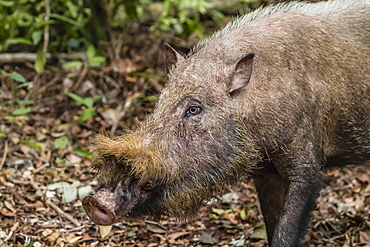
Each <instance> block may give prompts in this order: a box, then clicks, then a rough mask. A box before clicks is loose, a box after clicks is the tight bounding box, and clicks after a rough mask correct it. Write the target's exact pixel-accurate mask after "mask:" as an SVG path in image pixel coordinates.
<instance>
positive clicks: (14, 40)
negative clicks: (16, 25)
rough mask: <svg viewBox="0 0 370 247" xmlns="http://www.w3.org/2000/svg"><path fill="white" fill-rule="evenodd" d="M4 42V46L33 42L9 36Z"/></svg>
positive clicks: (30, 43)
mask: <svg viewBox="0 0 370 247" xmlns="http://www.w3.org/2000/svg"><path fill="white" fill-rule="evenodd" d="M5 44H6V46H8V45H10V44H24V45H33V43H32V42H31V41H30V40H28V39H24V38H11V39H7V40H6V41H5Z"/></svg>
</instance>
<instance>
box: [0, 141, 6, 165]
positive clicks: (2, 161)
mask: <svg viewBox="0 0 370 247" xmlns="http://www.w3.org/2000/svg"><path fill="white" fill-rule="evenodd" d="M7 154H8V141H5V144H4V153H3V159H2V160H1V163H0V171H1V169H3V166H4V164H5V159H6V155H7Z"/></svg>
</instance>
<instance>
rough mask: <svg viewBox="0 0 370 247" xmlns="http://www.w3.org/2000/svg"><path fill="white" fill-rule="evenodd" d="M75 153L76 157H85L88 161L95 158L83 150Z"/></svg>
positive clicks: (76, 150)
mask: <svg viewBox="0 0 370 247" xmlns="http://www.w3.org/2000/svg"><path fill="white" fill-rule="evenodd" d="M73 151H74V152H75V154H76V155H78V156H80V157H83V158H87V159H92V158H93V154H92V153H90V152H89V151H86V150H83V149H78V148H76V149H74V150H73Z"/></svg>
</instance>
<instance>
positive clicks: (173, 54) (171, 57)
mask: <svg viewBox="0 0 370 247" xmlns="http://www.w3.org/2000/svg"><path fill="white" fill-rule="evenodd" d="M165 48H166V73H167V74H168V73H170V71H171V70H172V69H173V68H175V67H176V64H177V63H179V62H181V61H182V60H184V59H185V58H184V57H183V56H181V54H180V53H178V52H177V51H175V49H173V48H172V47H171V46H170V45H169V44H165Z"/></svg>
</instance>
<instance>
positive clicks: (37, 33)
mask: <svg viewBox="0 0 370 247" xmlns="http://www.w3.org/2000/svg"><path fill="white" fill-rule="evenodd" d="M42 34H43V33H42V32H41V31H34V32H33V33H32V43H33V44H34V45H37V44H38V43H39V42H40V40H41V39H42Z"/></svg>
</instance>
